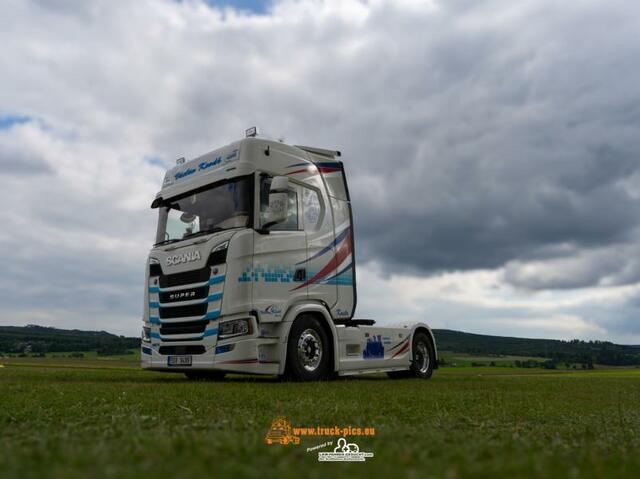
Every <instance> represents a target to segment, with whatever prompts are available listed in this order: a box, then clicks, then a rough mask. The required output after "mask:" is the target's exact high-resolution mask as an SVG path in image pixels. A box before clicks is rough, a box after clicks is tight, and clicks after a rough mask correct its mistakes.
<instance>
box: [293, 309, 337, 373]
mask: <svg viewBox="0 0 640 479" xmlns="http://www.w3.org/2000/svg"><path fill="white" fill-rule="evenodd" d="M332 358H333V343H332V342H331V340H330V338H329V335H328V334H327V332H326V331H325V329H324V328H323V327H322V324H321V323H320V321H318V320H317V319H316V318H314V317H313V316H310V315H306V314H305V315H302V316H300V317H298V319H296V320H295V321H294V323H293V325H292V326H291V330H290V331H289V340H288V342H287V368H286V376H287V378H289V379H293V380H296V381H317V380H319V379H325V378H327V377H329V376H330V374H331V363H332Z"/></svg>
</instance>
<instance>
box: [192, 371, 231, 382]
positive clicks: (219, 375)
mask: <svg viewBox="0 0 640 479" xmlns="http://www.w3.org/2000/svg"><path fill="white" fill-rule="evenodd" d="M225 374H226V373H225V372H224V371H189V372H186V373H184V375H185V376H187V378H188V379H190V380H191V381H222V380H223V379H224V376H225Z"/></svg>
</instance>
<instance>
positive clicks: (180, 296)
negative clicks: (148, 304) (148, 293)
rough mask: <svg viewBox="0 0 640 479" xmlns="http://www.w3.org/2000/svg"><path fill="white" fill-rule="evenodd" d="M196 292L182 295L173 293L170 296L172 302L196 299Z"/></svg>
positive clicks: (187, 292) (181, 293)
mask: <svg viewBox="0 0 640 479" xmlns="http://www.w3.org/2000/svg"><path fill="white" fill-rule="evenodd" d="M195 295H196V292H195V291H181V292H180V293H171V294H169V299H170V300H178V299H189V298H193V297H195Z"/></svg>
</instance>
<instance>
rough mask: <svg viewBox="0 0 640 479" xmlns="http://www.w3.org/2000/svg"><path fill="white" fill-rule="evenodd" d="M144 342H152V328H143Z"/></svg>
mask: <svg viewBox="0 0 640 479" xmlns="http://www.w3.org/2000/svg"><path fill="white" fill-rule="evenodd" d="M142 342H143V343H150V342H151V328H147V327H146V326H144V327H143V328H142Z"/></svg>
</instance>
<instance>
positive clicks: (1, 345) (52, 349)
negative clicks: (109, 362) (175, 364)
mask: <svg viewBox="0 0 640 479" xmlns="http://www.w3.org/2000/svg"><path fill="white" fill-rule="evenodd" d="M138 347H140V339H139V338H127V337H125V336H117V335H115V334H111V333H107V332H105V331H80V330H75V329H74V330H67V329H57V328H48V327H43V326H33V325H31V326H0V353H5V354H6V353H9V354H20V353H23V354H24V353H31V354H33V355H42V354H44V353H57V352H70V351H97V353H98V354H99V355H105V356H107V355H115V354H125V353H126V352H127V351H128V350H130V349H134V348H138Z"/></svg>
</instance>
